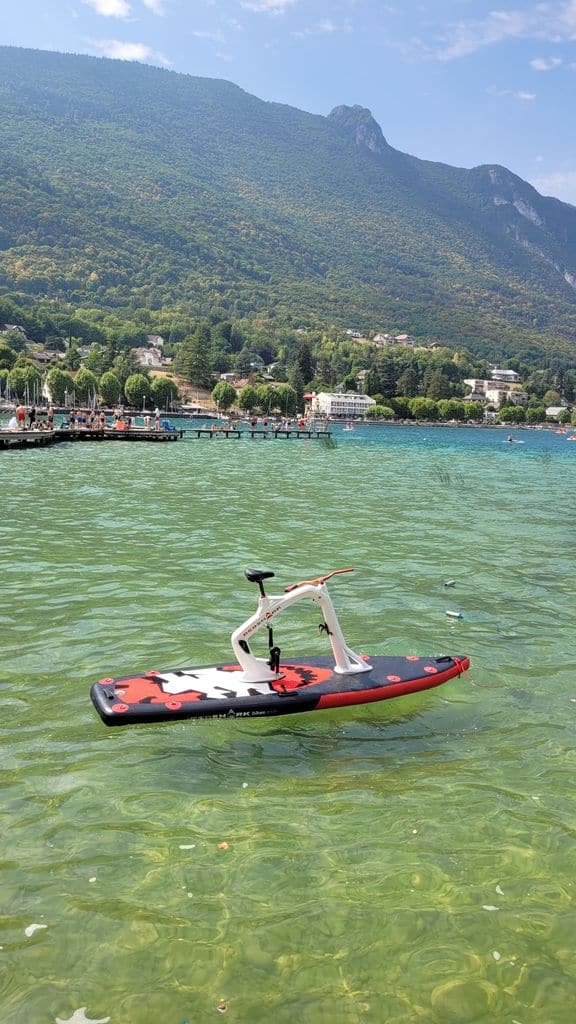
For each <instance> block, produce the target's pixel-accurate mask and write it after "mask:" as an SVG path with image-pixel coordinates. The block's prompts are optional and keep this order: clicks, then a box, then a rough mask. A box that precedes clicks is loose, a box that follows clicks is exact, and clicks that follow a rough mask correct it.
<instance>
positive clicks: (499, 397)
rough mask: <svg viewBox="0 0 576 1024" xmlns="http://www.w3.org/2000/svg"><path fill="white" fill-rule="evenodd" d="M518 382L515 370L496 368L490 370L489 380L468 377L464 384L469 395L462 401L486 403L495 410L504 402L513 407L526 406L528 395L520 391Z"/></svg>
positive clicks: (518, 375) (518, 377) (518, 376)
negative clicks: (468, 389)
mask: <svg viewBox="0 0 576 1024" xmlns="http://www.w3.org/2000/svg"><path fill="white" fill-rule="evenodd" d="M519 380H520V374H518V373H516V371H515V370H499V369H498V368H497V367H496V368H494V369H493V370H492V379H491V380H483V379H481V378H478V377H468V378H467V379H466V380H465V381H464V383H465V384H467V385H468V387H469V388H470V394H468V395H466V396H465V398H464V401H465V402H487V403H489V404H490V405H493V406H494V407H495V408H496V409H499V408H500V406H501V405H503V404H504V400H506V402H508V403H512V404H513V405H527V404H528V395H527V394H526V392H525V391H522V389H521V387H520V385H519V383H518V382H519Z"/></svg>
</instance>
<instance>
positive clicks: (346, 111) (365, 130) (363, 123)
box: [328, 104, 389, 153]
mask: <svg viewBox="0 0 576 1024" xmlns="http://www.w3.org/2000/svg"><path fill="white" fill-rule="evenodd" d="M328 120H329V121H331V122H332V124H334V125H335V126H336V128H338V130H339V131H341V132H342V134H346V135H348V136H349V137H351V138H352V139H353V141H354V142H355V143H356V145H357V146H359V147H360V148H363V149H369V150H370V151H371V152H372V153H385V152H386V151H387V150H388V149H389V146H388V143H387V142H386V139H385V138H384V136H383V134H382V129H381V127H380V125H379V124H378V122H377V121H375V120H374V118H373V116H372V112H371V111H370V110H368V108H367V107H361V106H359V105H358V104H355V105H354V106H353V107H347V106H345V105H342V106H340V107H334V110H332V111H331V112H330V113H329V115H328Z"/></svg>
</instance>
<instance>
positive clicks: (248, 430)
mask: <svg viewBox="0 0 576 1024" xmlns="http://www.w3.org/2000/svg"><path fill="white" fill-rule="evenodd" d="M183 433H184V434H193V435H195V436H196V437H209V438H214V437H225V438H228V437H233V438H236V439H237V440H239V439H240V438H242V437H249V438H251V439H253V440H254V439H256V438H262V439H264V440H265V439H266V438H269V437H283V438H285V439H288V438H295V439H305V440H309V439H310V438H321V437H330V436H331V432H330V431H329V430H307V429H305V428H304V427H294V428H288V427H277V428H276V427H268V428H264V429H262V428H260V429H257V428H256V427H244V428H242V427H214V428H212V427H184V429H183Z"/></svg>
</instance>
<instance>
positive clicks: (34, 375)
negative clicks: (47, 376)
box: [8, 366, 42, 402]
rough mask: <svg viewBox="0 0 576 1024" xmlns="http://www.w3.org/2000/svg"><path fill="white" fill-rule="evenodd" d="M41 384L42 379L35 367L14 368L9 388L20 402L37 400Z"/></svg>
mask: <svg viewBox="0 0 576 1024" xmlns="http://www.w3.org/2000/svg"><path fill="white" fill-rule="evenodd" d="M41 383H42V377H41V375H40V373H39V372H38V370H37V369H36V367H35V366H14V367H13V368H12V369H11V370H10V372H9V374H8V387H9V388H10V390H11V391H13V392H14V393H15V394H16V397H17V398H18V401H20V402H25V401H29V402H32V401H34V400H36V398H37V396H38V393H39V391H40V385H41Z"/></svg>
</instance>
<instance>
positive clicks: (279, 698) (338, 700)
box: [90, 569, 470, 725]
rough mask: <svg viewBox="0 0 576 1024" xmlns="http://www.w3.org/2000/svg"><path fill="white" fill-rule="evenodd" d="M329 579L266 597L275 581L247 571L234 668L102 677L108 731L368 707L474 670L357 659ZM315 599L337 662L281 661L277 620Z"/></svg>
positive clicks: (428, 660)
mask: <svg viewBox="0 0 576 1024" xmlns="http://www.w3.org/2000/svg"><path fill="white" fill-rule="evenodd" d="M344 572H352V570H351V569H337V570H336V571H335V572H333V573H329V574H328V576H321V577H319V578H318V579H315V580H304V581H303V582H301V583H296V584H293V585H292V586H290V587H287V588H286V590H285V593H284V594H282V595H278V596H268V595H266V594H265V593H264V586H263V581H264V580H265V579H267V578H268V577H271V576H273V575H274V573H272V572H264V571H261V570H246V577H247V578H248V579H249V580H250V581H251V582H255V583H257V584H258V586H259V588H260V597H259V600H258V608H257V610H256V612H255V613H254V615H252V616H251V617H250V618H249V619H247V621H246V622H245V623H243V625H242V626H240V628H239V629H237V630H235V631H234V633H233V634H232V648H233V650H234V653H235V655H236V658H237V663H235V664H220V665H208V666H204V667H199V668H185V669H176V670H173V669H170V670H167V671H160V670H155V669H152V670H150V671H148V672H142V673H139V674H137V675H133V676H121V677H118V678H110V679H101V680H100V682H98V683H95V684H94V685H93V686H92V689H91V692H90V695H91V697H92V701H93V703H94V706H95V707H96V710H97V711H98V713H99V714H100V716H101V718H102V720H103V722H104V723H105V724H106V725H135V724H137V723H146V722H148V723H151V722H166V721H176V720H179V719H184V718H197V719H201V718H261V717H273V716H277V715H288V714H293V713H295V712H303V711H322V710H326V709H328V708H339V707H346V706H350V705H353V704H368V703H371V702H373V701H380V700H388V699H390V698H392V697H401V696H404V695H405V694H409V693H417V692H419V691H420V690H428V689H431V688H432V687H435V686H440V685H441V684H442V683H445V682H447V681H448V680H449V679H453V678H454V677H455V676H459V675H461V674H462V672H465V671H466V669H467V668H468V667H469V665H470V659H469V658H468V657H466V656H464V655H458V656H452V657H450V656H448V655H442V656H436V657H419V656H417V655H411V654H410V655H407V656H405V657H402V656H375V657H373V658H371V657H369V656H368V655H366V654H360V655H358V654H355V652H354V651H353V650H352V649H351V648H350V647H348V646H347V644H346V642H345V640H344V637H343V634H342V631H341V629H340V624H339V622H338V619H337V617H336V612H335V611H334V607H333V605H332V601H331V599H330V596H329V594H328V590H327V588H326V585H325V584H326V581H327V580H328V579H330V578H331V577H332V576H335V575H340V574H341V573H344ZM304 598H309V599H311V600H312V601H314V602H315V603H316V604H318V605H319V606H320V608H321V610H322V612H323V621H322V622H321V623H320V627H319V628H320V631H321V632H322V633H325V634H326V635H327V636H328V638H329V641H330V644H331V646H332V654H333V657H332V658H330V657H312V658H309V657H306V658H302V659H300V660H294V659H290V660H282V659H281V651H280V648H279V647H277V646H275V645H274V638H273V633H272V621H273V619H274V617H275V616H276V615H277V614H278V613H279V612H281V611H282V610H283V609H284V608H286V607H288V606H290V605H292V604H295V603H296V602H297V601H300V600H302V599H304ZM261 628H266V629H267V631H268V645H269V657H268V659H262V658H256V657H255V656H254V655H253V654H252V652H251V650H250V647H249V645H248V638H251V637H252V636H253V635H254V633H256V632H257V631H258V630H259V629H261Z"/></svg>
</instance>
